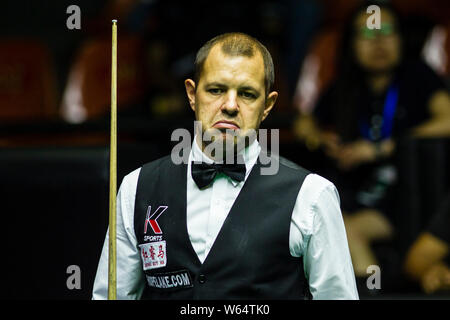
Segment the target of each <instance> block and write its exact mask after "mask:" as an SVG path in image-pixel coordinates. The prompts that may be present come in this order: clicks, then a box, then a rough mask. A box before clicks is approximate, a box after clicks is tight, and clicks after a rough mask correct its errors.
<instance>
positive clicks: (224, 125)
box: [213, 120, 239, 130]
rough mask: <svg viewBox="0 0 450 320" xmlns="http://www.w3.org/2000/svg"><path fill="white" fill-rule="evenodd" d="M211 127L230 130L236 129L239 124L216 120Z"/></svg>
mask: <svg viewBox="0 0 450 320" xmlns="http://www.w3.org/2000/svg"><path fill="white" fill-rule="evenodd" d="M213 128H216V129H232V130H238V129H239V126H238V125H237V124H235V123H234V122H231V121H224V120H222V121H217V122H216V123H214V125H213Z"/></svg>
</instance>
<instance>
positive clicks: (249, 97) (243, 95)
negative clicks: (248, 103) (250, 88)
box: [241, 91, 256, 99]
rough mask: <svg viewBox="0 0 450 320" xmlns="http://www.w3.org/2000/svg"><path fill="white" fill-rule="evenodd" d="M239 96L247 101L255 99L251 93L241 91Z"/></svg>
mask: <svg viewBox="0 0 450 320" xmlns="http://www.w3.org/2000/svg"><path fill="white" fill-rule="evenodd" d="M241 96H242V97H244V98H247V99H256V95H255V94H253V93H251V92H247V91H243V92H241Z"/></svg>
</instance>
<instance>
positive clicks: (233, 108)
mask: <svg viewBox="0 0 450 320" xmlns="http://www.w3.org/2000/svg"><path fill="white" fill-rule="evenodd" d="M264 75H265V74H264V62H263V58H262V56H261V54H260V53H259V52H257V51H256V52H255V54H254V55H253V57H245V56H229V55H226V54H224V53H223V52H222V50H221V48H220V44H218V45H215V46H214V47H213V48H211V50H210V52H209V55H208V57H207V59H206V61H205V63H204V66H203V71H202V74H201V76H200V79H199V82H198V83H197V84H196V83H194V81H193V80H191V79H187V80H186V81H185V86H186V92H187V95H188V98H189V103H190V106H191V108H192V110H194V112H195V117H196V120H197V121H200V122H201V124H202V131H203V133H204V132H206V131H207V130H211V129H218V130H220V131H221V133H222V135H221V138H222V139H224V142H225V140H226V139H230V135H227V133H226V130H233V131H234V133H235V135H236V134H237V135H238V136H240V137H242V136H244V135H245V133H246V132H248V131H249V130H251V129H254V130H257V129H258V128H259V125H260V123H261V121H262V120H264V119H265V118H266V117H267V115H268V114H269V112H270V110H271V109H272V107H273V105H274V104H275V101H276V98H277V96H278V93H277V92H271V93H270V94H268V95H267V97H266V93H265V82H264ZM232 138H233V140H234V141H233V145H235V144H236V143H237V141H236V140H235V139H234V137H232ZM204 146H205V143H203V144H202V147H204Z"/></svg>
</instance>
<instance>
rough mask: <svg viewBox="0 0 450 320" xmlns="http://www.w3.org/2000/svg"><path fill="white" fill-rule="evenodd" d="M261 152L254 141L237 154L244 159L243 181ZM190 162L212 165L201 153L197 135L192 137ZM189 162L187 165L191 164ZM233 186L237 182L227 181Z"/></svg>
mask: <svg viewBox="0 0 450 320" xmlns="http://www.w3.org/2000/svg"><path fill="white" fill-rule="evenodd" d="M260 151H261V146H260V145H259V142H258V140H256V139H255V140H254V141H253V142H252V143H251V144H250V145H249V146H248V147H246V148H245V149H244V150H241V151H240V152H239V153H238V154H242V156H243V158H244V163H245V179H247V177H248V175H249V174H250V171H252V168H253V166H254V164H255V163H256V160H257V159H258V156H259V153H260ZM190 160H191V161H196V162H197V161H198V162H201V161H203V162H206V163H209V164H211V163H213V162H214V160H213V159H211V158H209V157H208V156H207V155H206V154H204V153H203V151H202V150H201V149H200V146H199V145H198V143H197V135H196V136H194V141H193V142H192V148H191V154H190ZM191 161H189V163H190V162H191ZM229 181H231V183H232V184H233V186H235V187H236V186H237V185H238V184H239V182H237V181H234V180H232V179H229Z"/></svg>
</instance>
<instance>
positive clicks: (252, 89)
mask: <svg viewBox="0 0 450 320" xmlns="http://www.w3.org/2000/svg"><path fill="white" fill-rule="evenodd" d="M239 89H240V90H244V91H255V92H258V90H256V89H255V88H254V87H252V86H243V87H239Z"/></svg>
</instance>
